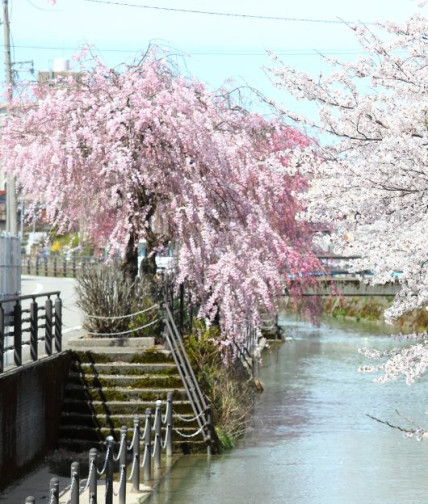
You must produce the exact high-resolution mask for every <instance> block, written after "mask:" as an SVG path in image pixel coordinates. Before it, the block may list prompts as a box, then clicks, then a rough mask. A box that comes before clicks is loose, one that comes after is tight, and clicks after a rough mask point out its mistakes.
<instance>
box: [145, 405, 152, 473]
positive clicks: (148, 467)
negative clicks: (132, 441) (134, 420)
mask: <svg viewBox="0 0 428 504" xmlns="http://www.w3.org/2000/svg"><path fill="white" fill-rule="evenodd" d="M144 434H145V435H144V481H146V482H147V481H150V480H151V479H152V410H151V409H150V408H147V409H146V428H145V433H144Z"/></svg>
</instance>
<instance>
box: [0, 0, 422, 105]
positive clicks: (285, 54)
mask: <svg viewBox="0 0 428 504" xmlns="http://www.w3.org/2000/svg"><path fill="white" fill-rule="evenodd" d="M425 9H426V8H425ZM425 9H420V8H418V6H417V3H416V1H415V0H394V1H393V2H392V1H391V0H376V1H373V0H358V1H349V0H341V1H339V0H324V1H320V0H301V1H300V2H299V1H293V2H291V1H288V0H264V1H263V2H256V1H254V0H233V1H232V0H229V1H226V0H215V1H214V0H111V1H110V0H57V1H56V4H55V5H51V2H49V0H9V13H10V14H9V15H10V28H11V41H12V60H13V62H14V69H15V70H17V71H18V70H19V71H18V73H17V77H18V78H19V79H20V80H26V79H28V78H31V74H30V73H28V70H29V69H30V68H33V69H34V76H36V75H37V73H38V72H39V71H42V70H52V69H53V67H54V64H55V61H56V60H58V59H63V60H64V59H68V60H71V59H72V55H73V54H75V53H76V52H78V50H79V48H80V47H82V46H83V45H86V44H89V45H91V46H92V47H93V50H94V51H95V52H96V53H97V55H99V56H100V57H101V58H102V59H103V60H104V61H105V62H106V63H107V64H108V65H110V66H117V65H118V64H120V63H123V62H125V63H127V62H128V63H131V62H133V61H135V60H136V59H138V58H139V56H140V55H141V54H142V53H144V51H145V50H146V49H147V47H148V45H149V44H156V45H158V46H160V47H163V48H166V49H168V50H169V51H170V52H171V53H173V54H176V55H177V61H179V62H180V65H181V66H182V68H183V71H186V72H188V73H189V74H190V75H192V76H193V77H196V78H198V79H199V80H201V81H203V82H204V83H206V84H207V86H208V87H209V88H210V89H213V90H214V89H217V88H218V87H220V86H221V85H223V84H224V83H225V82H226V81H228V80H229V81H232V82H233V83H236V84H238V85H241V84H244V83H245V84H248V85H250V86H252V87H255V88H256V89H258V90H260V91H261V92H262V93H264V94H265V95H266V96H268V97H270V96H274V97H275V99H278V95H276V92H275V90H274V88H273V86H272V84H271V82H270V80H269V77H268V76H267V75H266V72H265V70H264V69H263V68H264V67H266V66H269V65H270V64H271V61H270V59H269V57H268V56H267V51H268V50H270V51H274V52H275V53H277V54H278V55H279V56H280V57H281V59H282V60H283V61H284V62H286V63H287V64H290V65H293V66H296V67H298V68H299V69H303V70H306V71H308V72H311V73H313V74H315V75H316V74H317V73H319V72H320V69H321V68H322V63H321V59H320V56H319V54H318V53H324V54H330V55H335V56H338V57H341V58H346V59H354V58H355V57H356V56H357V55H358V54H359V48H358V44H357V43H356V41H355V40H354V38H353V36H352V33H351V30H350V29H349V27H348V26H347V25H346V23H344V22H343V20H345V21H362V22H365V23H371V22H374V21H387V20H391V21H397V22H401V21H404V20H405V19H407V18H409V17H410V16H412V15H413V14H415V13H419V14H420V13H422V14H424V10H425ZM195 11H197V12H195ZM3 47H4V46H3ZM3 69H4V57H3V51H0V80H1V81H3V82H4V80H5V73H4V70H3ZM2 70H3V72H2Z"/></svg>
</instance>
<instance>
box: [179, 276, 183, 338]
mask: <svg viewBox="0 0 428 504" xmlns="http://www.w3.org/2000/svg"><path fill="white" fill-rule="evenodd" d="M179 324H180V334H181V337H183V335H184V284H183V283H181V284H180V322H179Z"/></svg>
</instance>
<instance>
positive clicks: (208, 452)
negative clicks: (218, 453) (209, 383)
mask: <svg viewBox="0 0 428 504" xmlns="http://www.w3.org/2000/svg"><path fill="white" fill-rule="evenodd" d="M207 424H208V425H207V427H208V436H207V455H208V456H210V455H211V448H212V447H211V439H212V425H213V422H212V412H211V406H207Z"/></svg>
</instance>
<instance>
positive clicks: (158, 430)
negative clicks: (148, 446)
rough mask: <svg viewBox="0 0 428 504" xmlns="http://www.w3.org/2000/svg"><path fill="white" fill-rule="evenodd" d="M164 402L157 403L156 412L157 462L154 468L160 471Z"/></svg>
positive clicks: (155, 461) (155, 449) (158, 401)
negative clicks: (162, 409)
mask: <svg viewBox="0 0 428 504" xmlns="http://www.w3.org/2000/svg"><path fill="white" fill-rule="evenodd" d="M161 406H162V401H161V400H157V401H156V411H155V448H154V451H155V460H154V467H155V469H159V468H160V466H161V455H162V442H161V437H162V412H161Z"/></svg>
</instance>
